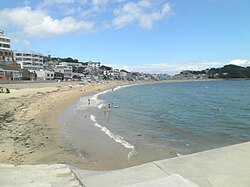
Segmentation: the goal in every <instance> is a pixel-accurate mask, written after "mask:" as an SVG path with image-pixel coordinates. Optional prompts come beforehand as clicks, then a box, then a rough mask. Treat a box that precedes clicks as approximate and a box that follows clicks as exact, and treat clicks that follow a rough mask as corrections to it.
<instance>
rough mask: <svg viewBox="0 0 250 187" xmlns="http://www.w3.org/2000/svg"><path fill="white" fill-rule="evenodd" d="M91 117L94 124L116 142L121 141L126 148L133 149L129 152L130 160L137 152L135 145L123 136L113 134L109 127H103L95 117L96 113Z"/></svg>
mask: <svg viewBox="0 0 250 187" xmlns="http://www.w3.org/2000/svg"><path fill="white" fill-rule="evenodd" d="M90 119H91V121H93V122H94V124H93V125H94V126H95V127H97V128H99V129H100V130H101V131H102V132H104V133H105V134H106V135H108V136H109V137H110V138H111V139H113V140H114V141H115V142H117V143H120V144H121V145H123V146H124V147H125V148H127V149H132V151H130V152H129V153H128V160H129V159H130V158H131V157H132V156H133V155H135V154H136V151H135V147H134V146H133V145H132V144H130V143H128V142H127V141H125V140H124V139H123V137H122V136H119V135H115V134H113V133H112V132H111V131H110V130H109V129H108V128H107V127H103V126H101V125H100V124H98V123H97V122H96V117H95V116H94V115H90Z"/></svg>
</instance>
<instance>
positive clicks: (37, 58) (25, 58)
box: [14, 51, 43, 71]
mask: <svg viewBox="0 0 250 187" xmlns="http://www.w3.org/2000/svg"><path fill="white" fill-rule="evenodd" d="M14 60H15V61H16V62H17V63H18V64H20V65H21V68H22V69H27V70H29V71H38V70H40V69H43V55H42V54H40V53H35V52H19V51H14Z"/></svg>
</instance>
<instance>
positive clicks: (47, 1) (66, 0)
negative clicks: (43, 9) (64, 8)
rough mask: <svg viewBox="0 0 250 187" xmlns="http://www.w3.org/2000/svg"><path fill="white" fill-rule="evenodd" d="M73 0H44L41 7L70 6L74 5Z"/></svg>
mask: <svg viewBox="0 0 250 187" xmlns="http://www.w3.org/2000/svg"><path fill="white" fill-rule="evenodd" d="M74 2H75V0H44V1H43V2H42V3H41V6H50V5H54V4H71V3H74Z"/></svg>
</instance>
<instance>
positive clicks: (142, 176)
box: [0, 142, 250, 187]
mask: <svg viewBox="0 0 250 187" xmlns="http://www.w3.org/2000/svg"><path fill="white" fill-rule="evenodd" d="M81 185H83V186H86V187H95V186H101V187H105V186H112V187H116V186H127V187H146V186H157V187H158V186H160V187H161V186H168V187H169V186H170V187H194V186H202V187H203V186H204V187H211V186H212V187H221V186H227V187H230V186H232V187H235V186H237V187H249V186H250V142H247V143H242V144H238V145H233V146H228V147H224V148H219V149H214V150H210V151H205V152H200V153H195V154H191V155H187V156H181V157H177V158H172V159H166V160H161V161H156V162H151V163H148V164H143V165H140V166H135V167H131V168H126V169H121V170H114V171H102V172H98V171H87V170H81V169H77V168H74V167H70V168H69V167H68V166H67V165H64V164H55V165H34V166H32V165H29V166H28V165H23V166H13V165H6V164H0V187H3V186H21V187H22V186H25V187H26V186H27V187H29V186H32V187H33V186H36V187H37V186H38V187H40V186H42V187H47V186H81Z"/></svg>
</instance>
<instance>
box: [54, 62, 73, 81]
mask: <svg viewBox="0 0 250 187" xmlns="http://www.w3.org/2000/svg"><path fill="white" fill-rule="evenodd" d="M54 71H55V72H58V73H63V75H64V79H71V78H72V73H73V68H72V66H67V65H65V64H59V65H56V66H55V68H54Z"/></svg>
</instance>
